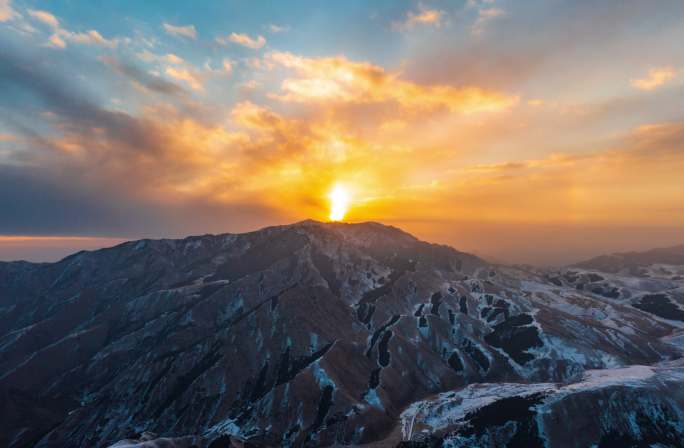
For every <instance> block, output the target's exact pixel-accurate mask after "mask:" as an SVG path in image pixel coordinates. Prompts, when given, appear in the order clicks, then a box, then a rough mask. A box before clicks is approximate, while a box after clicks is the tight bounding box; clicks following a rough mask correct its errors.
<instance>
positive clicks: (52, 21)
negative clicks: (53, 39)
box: [28, 9, 59, 29]
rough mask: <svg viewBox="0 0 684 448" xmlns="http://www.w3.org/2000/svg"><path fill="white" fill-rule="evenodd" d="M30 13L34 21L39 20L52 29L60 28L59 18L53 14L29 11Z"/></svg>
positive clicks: (34, 10)
mask: <svg viewBox="0 0 684 448" xmlns="http://www.w3.org/2000/svg"><path fill="white" fill-rule="evenodd" d="M28 13H29V15H30V16H31V17H33V18H34V19H36V20H38V21H39V22H42V23H44V24H45V25H47V26H49V27H51V28H55V29H57V28H59V20H58V19H57V17H55V16H54V15H53V14H51V13H49V12H48V11H42V10H36V9H29V10H28Z"/></svg>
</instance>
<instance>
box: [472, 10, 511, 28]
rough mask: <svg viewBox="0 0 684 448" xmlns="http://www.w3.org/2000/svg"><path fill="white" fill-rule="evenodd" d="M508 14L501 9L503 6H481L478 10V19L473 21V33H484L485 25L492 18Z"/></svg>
mask: <svg viewBox="0 0 684 448" xmlns="http://www.w3.org/2000/svg"><path fill="white" fill-rule="evenodd" d="M505 15H506V12H505V11H504V10H503V9H501V8H481V9H479V10H478V11H477V19H476V20H475V22H474V23H473V26H472V27H471V31H472V33H473V34H482V33H483V32H484V30H485V27H486V26H487V24H488V23H489V22H491V21H492V20H494V19H496V18H499V17H503V16H505Z"/></svg>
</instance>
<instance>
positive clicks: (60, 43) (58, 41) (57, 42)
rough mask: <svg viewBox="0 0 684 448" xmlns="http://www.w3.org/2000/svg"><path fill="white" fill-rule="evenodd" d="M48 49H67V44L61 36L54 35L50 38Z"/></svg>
mask: <svg viewBox="0 0 684 448" xmlns="http://www.w3.org/2000/svg"><path fill="white" fill-rule="evenodd" d="M46 45H47V46H48V47H53V48H66V46H67V44H66V42H64V39H62V38H61V36H60V35H59V34H53V35H51V36H50V37H49V38H48V41H47V44H46Z"/></svg>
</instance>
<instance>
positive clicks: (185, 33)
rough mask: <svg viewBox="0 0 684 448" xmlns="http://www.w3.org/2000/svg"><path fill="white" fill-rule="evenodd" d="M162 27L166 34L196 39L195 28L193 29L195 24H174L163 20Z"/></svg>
mask: <svg viewBox="0 0 684 448" xmlns="http://www.w3.org/2000/svg"><path fill="white" fill-rule="evenodd" d="M162 27H163V28H164V31H166V33H167V34H171V35H174V36H181V37H186V38H188V39H197V30H196V29H195V25H184V26H175V25H171V24H168V23H166V22H164V23H163V24H162Z"/></svg>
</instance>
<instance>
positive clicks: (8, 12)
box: [0, 0, 19, 22]
mask: <svg viewBox="0 0 684 448" xmlns="http://www.w3.org/2000/svg"><path fill="white" fill-rule="evenodd" d="M16 17H19V14H18V13H17V12H16V11H15V10H14V9H12V1H11V0H0V22H9V21H10V20H13V19H15V18H16Z"/></svg>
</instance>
